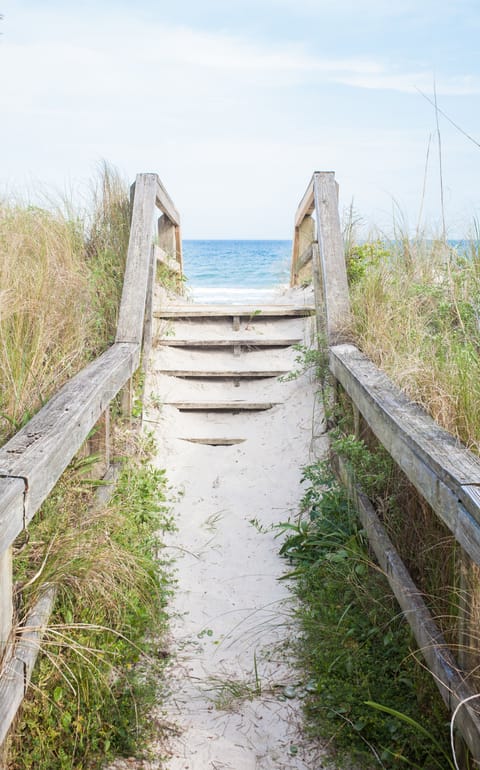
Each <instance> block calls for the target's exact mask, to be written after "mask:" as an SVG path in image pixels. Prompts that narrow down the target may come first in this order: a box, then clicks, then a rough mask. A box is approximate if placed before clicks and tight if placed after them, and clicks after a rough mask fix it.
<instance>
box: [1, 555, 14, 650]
mask: <svg viewBox="0 0 480 770" xmlns="http://www.w3.org/2000/svg"><path fill="white" fill-rule="evenodd" d="M12 621H13V571H12V547H11V546H10V547H9V548H6V549H5V550H4V551H3V553H0V660H1V659H2V656H3V654H4V652H5V649H6V647H7V644H8V642H9V639H10V634H11V631H12Z"/></svg>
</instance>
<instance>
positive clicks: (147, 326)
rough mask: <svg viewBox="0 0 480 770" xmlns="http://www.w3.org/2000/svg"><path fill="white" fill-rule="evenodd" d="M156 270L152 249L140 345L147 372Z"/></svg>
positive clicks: (144, 368)
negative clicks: (141, 343)
mask: <svg viewBox="0 0 480 770" xmlns="http://www.w3.org/2000/svg"><path fill="white" fill-rule="evenodd" d="M156 269H157V258H156V254H155V249H152V257H151V261H150V272H149V276H148V286H147V296H146V298H145V317H144V322H143V345H142V369H143V371H144V372H146V371H147V367H148V360H149V358H150V352H151V349H152V338H153V296H154V287H155V273H156Z"/></svg>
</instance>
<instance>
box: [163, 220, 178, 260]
mask: <svg viewBox="0 0 480 770" xmlns="http://www.w3.org/2000/svg"><path fill="white" fill-rule="evenodd" d="M176 229H177V228H176V227H175V225H174V224H173V223H172V222H170V220H169V218H168V217H167V216H166V215H165V214H162V215H161V216H160V217H159V218H158V245H159V246H160V248H161V249H163V250H164V251H166V252H167V254H168V255H169V256H170V257H172V258H173V259H176V258H177V239H176V232H175V231H176Z"/></svg>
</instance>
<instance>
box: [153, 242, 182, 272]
mask: <svg viewBox="0 0 480 770" xmlns="http://www.w3.org/2000/svg"><path fill="white" fill-rule="evenodd" d="M154 251H155V259H156V261H157V262H160V264H162V265H165V267H166V268H168V270H170V272H171V273H180V265H179V263H178V262H177V261H176V260H175V259H172V258H171V257H170V256H169V254H168V253H167V252H166V251H164V250H163V248H160V246H154ZM170 253H171V252H170Z"/></svg>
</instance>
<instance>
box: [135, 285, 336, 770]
mask: <svg viewBox="0 0 480 770" xmlns="http://www.w3.org/2000/svg"><path fill="white" fill-rule="evenodd" d="M311 304H312V301H311V297H310V296H309V295H306V294H305V293H304V292H302V291H299V290H296V291H293V293H292V292H289V293H288V294H285V295H284V296H283V297H280V298H279V299H278V301H277V304H271V305H269V306H268V307H264V308H257V307H253V306H252V307H242V306H239V305H236V306H229V307H227V306H218V305H215V306H213V305H211V306H199V305H195V304H185V305H175V306H172V305H165V304H164V302H162V303H161V306H159V307H157V310H156V312H155V314H154V315H155V329H154V343H153V348H152V353H151V357H150V364H149V368H148V374H147V379H146V384H145V404H146V405H145V414H144V418H145V424H146V428H147V429H151V430H153V432H154V434H155V436H156V438H157V443H158V447H159V456H158V459H157V461H156V462H157V463H158V465H159V466H160V467H162V468H166V470H167V473H168V478H169V482H170V484H171V485H172V488H173V490H172V494H173V495H174V497H175V499H176V502H175V514H176V520H177V525H178V531H177V532H176V533H175V534H174V535H172V536H170V537H169V540H168V542H167V549H168V553H169V555H170V556H171V557H173V558H174V563H175V579H176V581H177V585H176V588H175V595H174V597H173V598H172V605H171V616H172V622H171V634H172V639H171V652H172V656H173V663H172V665H171V667H170V670H169V671H168V673H167V687H168V690H169V693H168V696H167V702H166V706H165V715H164V716H165V720H166V722H167V724H169V725H171V726H172V728H173V729H172V739H171V741H170V746H169V759H168V760H166V761H165V764H164V765H163V766H164V767H166V768H168V770H224V769H226V768H235V770H254V769H255V768H256V769H257V770H260V769H261V770H270V769H271V770H273V769H274V768H275V770H283V769H285V770H286V769H287V768H289V770H291V769H292V768H293V769H298V770H307V769H308V770H313V768H315V769H316V770H318V769H319V768H321V767H322V764H321V760H320V759H319V756H320V755H319V753H318V752H317V750H316V749H315V747H314V746H313V745H312V744H311V743H310V744H309V743H308V741H307V740H306V739H305V738H304V737H302V733H301V730H299V725H300V724H301V700H302V696H303V695H304V693H305V686H306V685H307V684H308V682H306V681H304V680H303V678H302V675H301V674H299V672H298V671H296V670H295V668H294V665H293V660H294V655H293V653H292V651H291V649H290V645H291V643H292V640H294V638H295V635H296V633H297V632H296V628H295V621H294V617H293V611H292V598H291V595H290V594H289V591H288V586H287V585H286V582H282V581H280V580H279V578H280V577H281V575H282V573H284V572H285V571H286V570H288V564H286V563H285V562H284V561H282V559H281V558H280V557H279V556H278V551H279V548H280V543H281V540H279V539H278V537H277V533H278V530H277V529H275V526H276V525H277V524H278V523H279V522H285V521H287V520H288V519H289V517H295V515H296V512H297V510H298V503H299V500H300V498H301V496H302V486H301V483H300V480H301V474H302V470H301V469H302V466H303V465H305V464H308V463H309V462H311V461H312V460H313V459H314V458H315V457H317V456H319V454H320V455H321V454H322V453H323V452H324V451H326V442H325V439H324V438H323V436H322V432H323V417H322V414H321V407H320V399H319V397H318V395H317V394H316V390H317V389H318V384H317V385H316V384H315V382H314V381H313V377H312V373H311V372H304V373H302V374H301V375H300V376H298V377H296V378H292V379H289V378H288V373H289V372H292V371H293V370H295V369H297V368H298V367H299V365H298V362H296V359H297V358H298V357H299V355H301V354H300V352H299V349H298V347H297V348H296V347H294V346H298V345H307V346H310V345H311V344H313V319H312V318H311V317H310V305H311Z"/></svg>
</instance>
